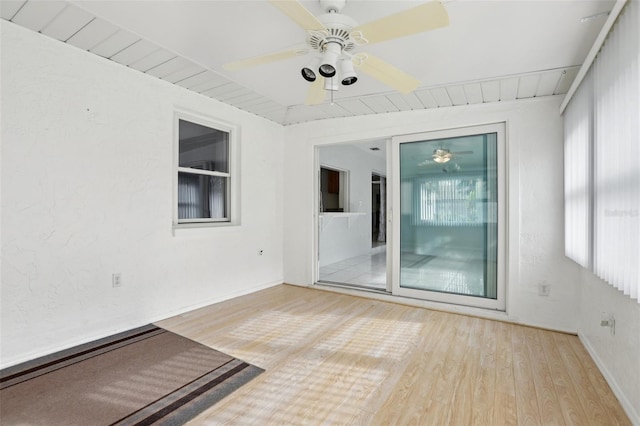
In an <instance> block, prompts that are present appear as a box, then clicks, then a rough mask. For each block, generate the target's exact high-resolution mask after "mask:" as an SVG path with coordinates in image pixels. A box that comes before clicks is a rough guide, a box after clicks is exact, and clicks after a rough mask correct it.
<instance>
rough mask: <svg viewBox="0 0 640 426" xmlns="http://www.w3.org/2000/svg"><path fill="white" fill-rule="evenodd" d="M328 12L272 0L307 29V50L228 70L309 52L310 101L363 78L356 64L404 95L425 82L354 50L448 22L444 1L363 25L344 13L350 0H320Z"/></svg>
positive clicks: (241, 63) (306, 73) (295, 2)
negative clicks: (356, 70) (317, 12)
mask: <svg viewBox="0 0 640 426" xmlns="http://www.w3.org/2000/svg"><path fill="white" fill-rule="evenodd" d="M319 1H320V5H321V7H322V9H323V10H324V11H325V13H324V14H323V15H320V16H318V17H316V16H315V15H313V14H312V13H311V12H309V10H307V9H306V8H305V7H304V6H303V5H302V4H301V3H300V2H299V1H298V0H286V1H283V0H269V3H271V4H272V5H273V6H275V7H276V8H278V9H279V10H280V11H281V12H282V13H284V14H285V15H287V16H288V17H289V18H290V19H291V20H292V21H294V22H295V23H296V24H298V25H299V26H300V27H302V28H303V29H304V30H306V31H307V33H308V36H307V39H306V46H307V48H305V49H290V50H285V51H282V52H277V53H272V54H268V55H264V56H258V57H254V58H248V59H244V60H241V61H238V62H232V63H229V64H226V65H224V68H225V69H227V70H228V71H237V70H241V69H244V68H249V67H253V66H258V65H263V64H268V63H271V62H276V61H280V60H284V59H289V58H293V57H297V56H301V55H306V54H307V53H309V52H313V53H314V57H313V58H312V60H311V61H310V62H309V64H307V65H306V66H305V67H303V68H302V70H301V74H302V77H303V78H304V79H305V80H306V81H308V82H310V83H311V86H310V88H309V92H308V94H307V99H306V102H305V103H306V104H307V105H316V104H319V103H322V102H323V101H324V98H325V91H331V93H332V94H333V91H336V90H338V87H339V85H338V81H339V82H340V84H342V85H343V86H350V85H352V84H354V83H355V82H356V81H357V80H358V76H357V74H356V72H355V69H354V66H355V67H357V68H358V69H359V70H360V71H362V72H364V73H367V74H369V75H370V76H372V77H374V78H375V79H377V80H379V81H380V82H382V83H384V84H386V85H388V86H390V87H392V88H394V89H395V90H397V91H399V92H401V93H405V94H406V93H411V92H412V91H414V90H415V89H416V88H418V86H419V85H420V81H419V80H417V79H416V78H415V77H412V76H411V75H409V74H407V73H405V72H404V71H401V70H400V69H398V68H396V67H394V66H393V65H391V64H389V63H387V62H385V61H383V60H382V59H380V58H378V57H376V56H374V55H372V54H370V53H364V52H355V50H357V48H358V47H360V46H363V45H365V44H373V43H380V42H383V41H387V40H392V39H395V38H400V37H405V36H409V35H413V34H418V33H421V32H425V31H429V30H433V29H437V28H441V27H445V26H447V25H449V16H448V15H447V11H446V10H445V8H444V6H443V5H442V3H440V2H439V1H432V2H429V3H424V4H422V5H419V6H416V7H413V8H410V9H408V10H405V11H402V12H399V13H396V14H394V15H390V16H387V17H384V18H381V19H378V20H375V21H372V22H369V23H367V24H364V25H358V23H357V22H356V21H354V20H353V19H352V18H351V17H349V16H347V15H344V14H342V13H341V11H342V8H343V7H344V6H345V4H346V0H319Z"/></svg>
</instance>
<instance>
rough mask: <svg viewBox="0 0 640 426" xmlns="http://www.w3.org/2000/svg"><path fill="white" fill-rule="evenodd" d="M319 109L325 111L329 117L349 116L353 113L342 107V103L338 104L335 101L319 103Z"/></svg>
mask: <svg viewBox="0 0 640 426" xmlns="http://www.w3.org/2000/svg"><path fill="white" fill-rule="evenodd" d="M318 110H321V111H322V112H323V113H324V115H326V116H327V117H329V118H339V117H348V116H350V115H351V113H349V112H348V111H346V110H344V109H343V108H341V107H340V105H338V104H336V103H335V102H334V104H333V105H331V104H321V105H318ZM319 116H320V115H319Z"/></svg>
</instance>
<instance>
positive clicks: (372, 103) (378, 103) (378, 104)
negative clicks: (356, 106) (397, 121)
mask: <svg viewBox="0 0 640 426" xmlns="http://www.w3.org/2000/svg"><path fill="white" fill-rule="evenodd" d="M361 100H362V103H363V104H365V105H366V106H368V107H369V108H371V109H372V110H373V111H375V112H377V113H378V114H381V113H385V112H397V111H398V108H396V106H395V105H394V104H393V103H392V102H391V101H390V100H389V99H387V97H386V96H384V95H379V96H366V97H363V98H362V99H361Z"/></svg>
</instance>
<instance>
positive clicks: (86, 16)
mask: <svg viewBox="0 0 640 426" xmlns="http://www.w3.org/2000/svg"><path fill="white" fill-rule="evenodd" d="M93 19H94V16H93V15H92V14H90V13H89V12H86V11H84V10H82V9H80V8H78V7H75V6H72V5H69V6H67V7H66V8H65V9H64V10H63V11H62V12H61V13H60V14H58V16H56V17H55V18H54V19H53V21H51V22H50V23H49V25H47V26H46V27H45V28H44V29H43V30H42V34H44V35H48V36H49V37H53V38H55V39H57V40H60V41H65V42H66V41H67V40H68V39H69V38H70V37H71V36H72V35H74V34H75V33H77V32H78V31H80V30H81V29H82V28H84V27H85V26H86V25H87V24H88V23H89V22H91V21H92V20H93Z"/></svg>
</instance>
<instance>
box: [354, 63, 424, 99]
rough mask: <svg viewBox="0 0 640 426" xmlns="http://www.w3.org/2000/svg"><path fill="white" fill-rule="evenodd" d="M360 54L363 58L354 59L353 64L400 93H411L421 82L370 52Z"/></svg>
mask: <svg viewBox="0 0 640 426" xmlns="http://www.w3.org/2000/svg"><path fill="white" fill-rule="evenodd" d="M362 56H365V58H364V59H362V60H355V61H354V65H356V66H357V67H358V68H360V69H361V70H362V71H364V72H366V73H367V74H369V75H370V76H371V77H373V78H375V79H377V80H379V81H381V82H382V83H384V84H386V85H387V86H390V87H393V88H394V89H396V90H397V91H398V92H400V93H404V94H407V93H411V92H413V91H414V90H416V89H417V88H418V87H419V86H420V84H421V83H420V80H418V79H416V78H415V77H412V76H410V75H409V74H407V73H405V72H404V71H401V70H399V69H398V68H396V67H394V66H393V65H391V64H389V63H387V62H385V61H383V60H382V59H380V58H378V57H375V56H373V55H371V54H370V53H365V54H362ZM356 59H359V58H356Z"/></svg>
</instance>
